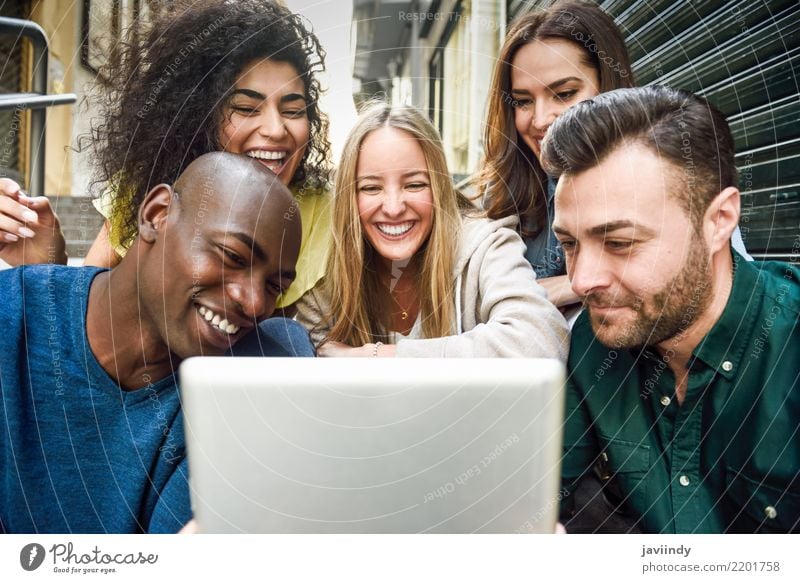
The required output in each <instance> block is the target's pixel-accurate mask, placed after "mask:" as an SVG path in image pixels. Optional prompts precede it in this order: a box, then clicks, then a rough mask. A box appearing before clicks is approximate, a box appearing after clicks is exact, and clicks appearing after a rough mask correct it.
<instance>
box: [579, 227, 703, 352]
mask: <svg viewBox="0 0 800 583" xmlns="http://www.w3.org/2000/svg"><path fill="white" fill-rule="evenodd" d="M710 269H711V267H710V264H709V261H708V250H707V249H706V246H705V245H704V242H703V240H702V239H701V238H700V237H698V236H697V235H695V236H694V237H693V239H692V242H691V248H690V249H689V255H688V257H687V258H686V261H685V262H684V264H683V266H682V267H681V271H680V272H679V273H678V274H677V275H676V276H675V277H674V278H672V279H671V280H670V281H669V282H667V283H666V285H664V286H663V287H661V289H660V290H659V291H657V292H655V293H654V294H651V295H649V296H647V297H637V296H630V297H627V298H620V297H618V296H614V295H610V294H608V295H600V294H590V295H589V296H587V297H586V298H585V300H584V301H585V302H586V303H587V304H589V306H588V309H589V316H590V321H591V323H592V329H593V330H594V333H595V335H596V336H597V338H598V339H599V340H600V342H602V343H603V344H605V345H606V346H609V347H612V348H641V347H644V346H654V345H657V344H661V343H662V342H664V341H665V340H669V339H670V338H676V341H678V340H679V339H680V337H681V336H682V335H683V334H684V333H685V332H686V330H687V329H688V328H689V327H690V326H691V325H692V324H694V322H696V321H697V318H699V317H700V315H701V314H702V313H703V312H704V311H705V310H706V308H707V307H708V304H709V301H710V299H711V274H710ZM591 304H598V305H602V306H611V305H613V306H615V307H618V306H620V307H627V308H630V309H631V310H632V311H633V314H632V319H631V320H629V321H627V322H626V323H625V324H624V325H621V326H614V324H613V322H611V323H609V322H607V321H606V316H601V315H595V314H592V309H591ZM617 328H621V329H620V330H617Z"/></svg>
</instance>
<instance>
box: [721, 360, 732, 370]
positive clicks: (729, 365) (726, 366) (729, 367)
mask: <svg viewBox="0 0 800 583" xmlns="http://www.w3.org/2000/svg"><path fill="white" fill-rule="evenodd" d="M722 370H724V371H725V372H731V371H732V370H733V363H732V362H731V361H730V360H726V361H725V362H723V363H722Z"/></svg>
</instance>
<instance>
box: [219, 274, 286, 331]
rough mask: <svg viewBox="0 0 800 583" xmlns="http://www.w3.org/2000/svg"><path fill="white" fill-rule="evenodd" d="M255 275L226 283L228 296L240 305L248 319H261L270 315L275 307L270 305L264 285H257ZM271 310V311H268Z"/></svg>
mask: <svg viewBox="0 0 800 583" xmlns="http://www.w3.org/2000/svg"><path fill="white" fill-rule="evenodd" d="M257 281H258V280H257V279H256V278H254V277H248V278H244V277H243V278H242V279H241V280H237V281H231V282H228V283H227V284H226V285H225V289H226V291H227V293H228V297H229V298H230V299H231V300H232V301H233V302H234V303H235V304H236V305H237V306H238V307H239V309H240V310H241V312H242V315H243V316H245V317H246V318H247V319H248V320H255V321H257V322H258V321H260V320H263V319H264V318H266V317H267V316H269V315H270V314H271V313H272V310H273V309H274V307H275V306H274V299H273V302H272V303H273V305H272V306H271V307H270V306H269V301H268V300H267V294H266V293H265V288H264V286H260V285H257ZM267 310H269V311H267Z"/></svg>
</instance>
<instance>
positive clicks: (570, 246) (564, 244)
mask: <svg viewBox="0 0 800 583" xmlns="http://www.w3.org/2000/svg"><path fill="white" fill-rule="evenodd" d="M560 243H561V248H562V249H563V250H564V253H572V252H573V251H575V247H576V246H577V243H576V242H575V241H573V240H571V239H566V240H564V241H560Z"/></svg>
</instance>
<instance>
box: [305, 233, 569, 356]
mask: <svg viewBox="0 0 800 583" xmlns="http://www.w3.org/2000/svg"><path fill="white" fill-rule="evenodd" d="M516 222H517V218H516V217H507V218H504V219H499V220H496V221H493V220H490V219H486V218H469V217H467V218H464V219H463V223H462V231H461V240H460V242H459V248H458V255H457V259H456V268H455V273H454V276H455V279H456V286H455V303H456V307H457V309H456V322H455V323H454V330H455V331H456V333H455V334H453V335H451V336H445V337H443V338H414V337H409V338H407V339H402V340H400V341H399V342H398V343H397V349H396V350H397V352H396V355H397V356H400V357H436V356H443V357H488V356H499V357H539V358H557V359H559V360H561V361H566V357H567V350H568V348H569V328H568V327H567V323H566V321H565V320H564V318H563V317H562V316H561V313H560V312H559V311H558V310H557V309H556V308H555V306H553V304H551V303H550V302H549V301H548V299H547V294H546V292H545V291H544V288H542V287H541V286H540V285H539V284H538V283H536V275H535V274H534V273H533V269H531V266H530V263H528V261H527V260H526V259H525V255H524V254H525V244H524V243H523V242H522V239H521V238H520V236H519V235H518V234H517V232H516V231H515V230H514V228H513V227H514V226H515V225H516ZM323 289H324V285H323V286H319V285H318V286H317V287H316V288H314V289H313V290H311V291H310V292H309V293H307V294H305V295H304V296H303V297H302V298H301V299H300V301H299V302H298V303H297V308H298V311H297V320H298V321H299V322H300V323H301V324H303V325H304V326H305V327H306V328H308V329H309V330H311V337H312V339H313V340H314V342H315V343H319V342H321V341H322V340H323V339H324V338H325V336H326V334H327V332H328V330H329V329H330V327H329V326H328V325H327V324H326V322H324V319H325V313H326V311H327V306H328V305H329V304H328V301H327V298H326V297H324V294H325V292H324V291H323ZM418 329H419V326H416V327H415V330H418ZM413 334H414V331H412V335H413Z"/></svg>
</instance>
